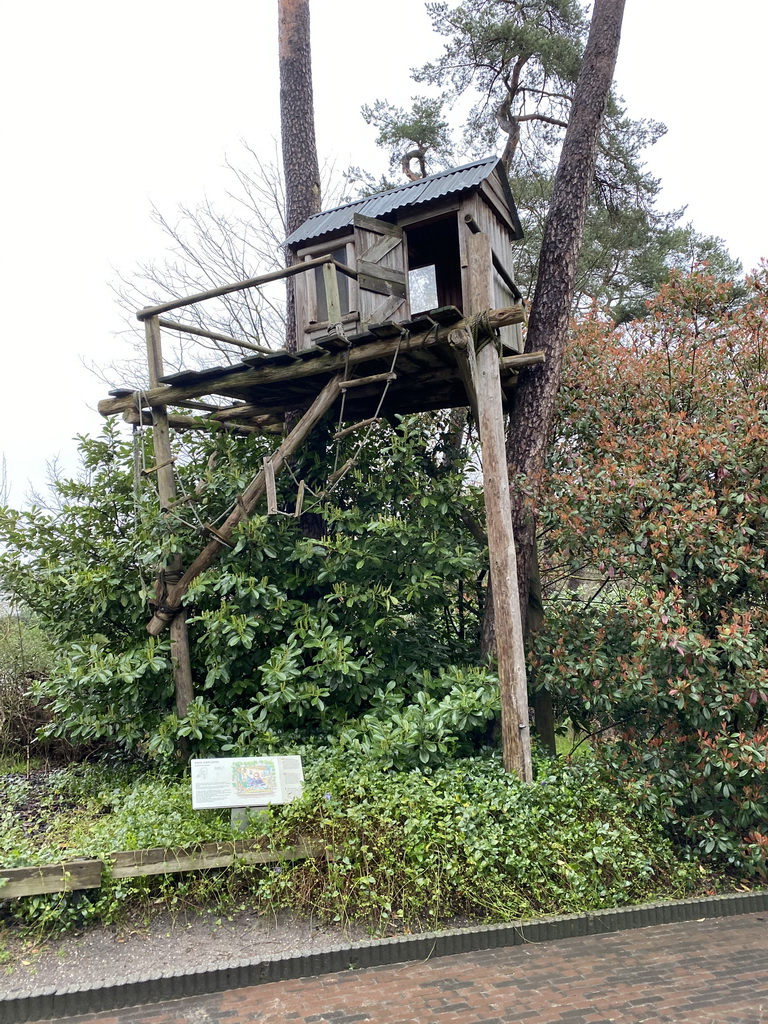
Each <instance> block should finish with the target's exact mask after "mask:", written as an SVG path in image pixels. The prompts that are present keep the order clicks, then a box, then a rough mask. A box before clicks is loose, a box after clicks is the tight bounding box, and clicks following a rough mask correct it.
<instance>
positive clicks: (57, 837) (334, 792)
mask: <svg viewBox="0 0 768 1024" xmlns="http://www.w3.org/2000/svg"><path fill="white" fill-rule="evenodd" d="M304 761H305V770H306V776H307V785H306V789H305V794H304V796H303V797H302V798H301V799H300V800H297V801H295V802H294V803H292V804H289V805H286V806H285V807H273V808H271V809H270V810H269V811H268V812H267V813H265V814H262V815H259V816H257V817H256V819H255V820H253V822H252V824H251V826H250V830H249V831H248V832H247V833H245V836H246V837H248V836H250V837H261V838H262V839H263V841H264V842H265V843H269V844H270V845H272V846H274V847H275V848H277V849H280V848H282V847H286V846H290V845H293V844H294V843H295V842H297V841H298V840H299V839H300V838H304V837H309V838H311V839H313V840H318V841H320V843H322V844H323V845H324V846H325V848H326V849H327V851H328V856H327V858H325V857H320V858H318V859H315V860H308V861H303V862H295V863H291V862H282V863H280V864H277V865H275V864H272V865H263V866H258V867H247V866H244V865H235V866H234V867H232V868H230V869H227V870H226V871H213V872H203V873H200V874H199V875H195V874H189V873H187V874H185V875H168V876H165V877H149V878H139V879H112V880H110V879H108V878H107V879H106V880H105V884H104V886H103V887H102V889H101V890H99V891H94V892H82V893H73V894H64V895H52V896H40V897H27V898H25V899H21V900H14V901H11V903H10V904H9V905H8V907H7V908H6V913H7V914H12V915H13V916H14V917H15V918H16V919H17V920H21V921H23V922H27V923H28V924H30V925H32V926H34V927H36V928H39V929H43V930H45V929H66V928H71V927H75V926H82V925H83V924H84V923H87V922H89V921H107V922H108V921H114V920H117V919H118V918H119V916H120V915H121V914H123V913H125V911H126V910H127V909H129V908H136V907H137V906H139V907H141V906H145V907H147V908H148V912H149V909H150V908H151V907H152V906H156V907H157V906H163V907H170V908H171V909H174V908H176V909H183V908H184V907H189V908H193V907H200V906H206V905H208V906H210V905H215V906H216V907H217V908H218V911H219V912H221V911H223V910H226V909H227V908H232V907H235V906H238V907H251V908H255V909H257V910H260V911H262V912H266V911H268V910H270V911H275V910H278V909H280V908H291V909H294V910H296V911H298V912H299V913H301V914H307V915H312V916H315V917H318V918H320V919H321V920H325V921H336V922H339V923H342V924H346V923H348V922H350V921H362V922H367V923H368V924H369V925H370V927H371V928H372V929H374V930H377V931H381V930H385V929H386V928H387V927H390V926H392V927H397V928H409V927H426V926H430V925H436V924H438V923H439V922H442V921H445V920H448V919H451V918H454V917H456V916H457V915H462V916H467V917H471V918H475V919H481V920H509V919H512V918H515V917H525V916H532V915H537V914H542V913H555V912H565V911H580V910H590V909H596V908H599V907H606V906H613V905H620V904H625V903H632V902H636V901H640V900H643V899H645V898H648V897H652V896H666V897H675V896H682V895H686V894H688V893H690V892H691V891H693V889H694V888H695V886H696V884H697V878H698V877H699V871H698V868H697V867H696V865H695V864H693V863H689V862H683V863H681V862H680V861H679V860H678V858H677V856H676V851H675V848H674V846H673V845H672V843H671V842H670V840H669V838H668V836H666V835H665V833H664V830H663V828H662V826H661V825H660V824H659V823H658V822H657V821H655V820H654V819H653V817H652V815H651V814H647V815H644V814H642V813H640V812H638V810H637V809H636V808H634V807H633V806H632V801H631V799H630V798H629V794H628V793H627V792H626V791H625V790H624V789H622V788H617V787H616V786H615V785H614V784H613V782H612V781H611V780H610V779H607V778H606V777H605V775H604V774H603V773H602V772H601V770H600V769H599V767H598V766H597V764H596V763H595V762H594V761H590V760H585V761H581V762H579V763H578V764H573V765H569V764H567V763H565V762H549V761H544V762H541V763H540V764H538V766H537V767H538V776H537V780H536V782H534V783H533V784H523V783H520V782H519V781H517V780H516V779H515V778H514V777H513V776H510V775H508V774H506V773H505V772H504V771H503V768H502V765H501V762H500V759H499V758H497V757H495V756H490V755H489V756H485V757H480V758H477V757H475V758H456V759H450V760H448V761H447V762H446V763H445V764H444V765H443V766H441V767H437V768H434V769H432V768H430V767H426V768H413V769H408V770H405V771H396V770H392V769H387V768H385V767H384V765H383V764H382V763H380V762H377V761H376V760H375V759H373V758H371V757H370V756H368V755H366V754H362V753H351V752H348V751H347V752H342V751H340V750H338V749H336V750H330V749H325V750H318V749H315V750H310V749H306V750H304ZM99 775H101V783H99ZM53 788H54V790H55V789H66V790H67V791H68V792H69V793H70V795H72V794H77V796H78V807H77V808H76V809H71V808H70V809H69V810H68V811H67V812H66V814H65V815H63V816H62V818H61V820H59V821H57V822H55V823H53V824H52V827H51V828H50V829H49V830H48V831H47V832H46V833H45V834H44V835H42V836H39V837H38V839H37V840H36V841H33V840H32V839H30V838H29V837H27V838H26V839H25V840H24V842H23V843H20V842H19V832H18V830H17V832H16V833H14V831H13V825H12V820H11V819H12V816H9V818H8V822H7V824H8V825H9V826H10V827H9V828H8V829H3V830H2V832H0V862H2V863H4V864H6V865H9V866H10V864H9V860H10V863H11V864H12V863H46V862H51V861H59V860H62V859H66V858H70V857H76V856H100V857H104V856H105V855H106V854H107V853H108V852H110V851H112V850H115V849H136V848H144V847H152V846H179V845H183V846H191V847H194V846H196V845H198V844H200V843H203V842H207V841H212V840H226V839H232V838H242V837H243V833H241V832H237V833H234V834H233V833H232V831H231V829H230V823H229V813H228V812H227V811H220V812H217V811H209V812H205V813H202V814H201V813H200V812H195V811H192V808H191V794H190V786H189V782H188V780H182V781H180V780H174V779H169V778H162V777H160V778H158V777H157V776H156V775H152V774H147V773H146V771H141V772H140V774H139V775H138V776H135V775H134V777H131V774H130V773H128V772H126V770H122V771H116V770H112V769H109V768H104V767H103V766H101V767H100V766H98V765H93V766H88V767H86V768H83V769H77V770H75V769H70V770H67V771H64V772H61V773H59V774H58V775H57V776H56V781H55V785H54V787H53ZM20 798H21V795H20ZM4 824H5V822H4Z"/></svg>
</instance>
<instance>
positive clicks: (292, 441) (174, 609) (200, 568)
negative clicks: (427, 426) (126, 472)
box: [147, 374, 343, 636]
mask: <svg viewBox="0 0 768 1024" xmlns="http://www.w3.org/2000/svg"><path fill="white" fill-rule="evenodd" d="M342 380H343V374H337V375H336V376H335V377H333V378H332V379H331V380H329V381H328V383H327V384H326V385H325V387H324V388H323V390H322V391H321V392H320V394H319V395H318V396H317V398H316V399H315V400H314V402H313V403H312V405H311V406H310V407H309V409H307V411H306V412H305V413H304V415H303V416H302V417H301V419H300V420H299V422H298V423H297V424H296V426H295V427H294V428H293V430H292V431H291V432H290V434H289V435H288V436H287V437H286V438H285V440H284V441H283V443H282V444H281V445H280V447H279V448H278V449H277V451H276V452H275V453H274V455H273V456H272V468H273V470H274V472H275V474H277V473H278V472H279V471H280V469H282V467H283V465H284V464H285V461H286V459H288V458H290V456H291V455H293V454H294V452H295V451H296V450H297V449H298V448H300V447H301V445H302V444H303V443H304V441H305V440H306V438H307V437H308V435H309V433H310V431H311V430H312V428H313V427H314V426H315V425H316V424H317V423H318V422H319V421H320V420H321V419H322V418H323V416H325V414H326V413H327V412H328V410H329V409H330V408H331V406H332V405H333V403H334V402H335V401H336V399H337V398H338V396H339V394H340V393H341V389H340V387H339V384H340V382H341V381H342ZM265 490H266V479H265V473H264V470H263V469H262V470H261V472H259V473H258V474H257V475H256V476H255V477H254V478H253V480H251V482H250V483H249V484H248V486H247V487H246V489H245V490H244V491H243V493H242V495H241V496H240V498H239V500H238V502H237V504H236V505H235V508H234V510H233V511H232V512H230V514H229V516H228V517H227V519H225V521H224V522H223V523H222V524H221V526H219V527H218V528H217V531H216V533H217V536H216V537H215V538H214V539H213V540H212V541H211V542H210V543H209V544H207V545H206V546H205V547H204V548H203V550H202V551H201V552H200V554H199V555H198V556H197V558H196V559H195V560H194V562H192V564H191V565H190V567H189V568H188V569H187V570H186V572H185V573H184V575H183V576H182V577H181V579H180V580H179V582H178V583H177V584H176V585H175V586H173V587H170V588H169V590H168V594H167V596H166V599H165V602H164V607H163V608H158V609H157V610H156V611H155V614H154V615H153V616H152V618H151V619H150V620H149V622H148V623H147V632H148V633H149V634H150V635H151V636H159V635H160V633H162V631H163V630H164V629H165V627H166V626H167V625H168V623H169V622H171V621H172V620H173V619H174V617H175V615H176V614H177V613H178V611H179V608H180V602H181V599H182V598H183V597H184V595H185V594H186V592H187V590H188V589H189V586H190V584H191V583H192V581H193V580H194V579H196V577H198V576H199V575H200V573H201V572H204V571H205V570H206V569H207V568H209V566H211V565H213V563H214V562H215V561H216V559H217V558H218V557H219V555H220V554H221V550H222V541H224V542H226V541H229V539H230V537H231V536H232V533H233V532H234V529H235V527H236V526H237V525H238V524H239V523H241V522H242V521H243V519H246V518H247V517H248V516H249V515H250V514H251V513H252V512H253V510H254V509H255V508H256V504H257V502H258V501H259V499H260V498H261V497H262V495H263V494H264V493H265Z"/></svg>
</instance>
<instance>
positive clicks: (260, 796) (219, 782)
mask: <svg viewBox="0 0 768 1024" xmlns="http://www.w3.org/2000/svg"><path fill="white" fill-rule="evenodd" d="M191 765H192V807H193V808H194V809H195V810H196V811H202V810H205V809H207V808H209V807H264V806H265V805H266V804H287V803H290V802H291V800H295V799H296V797H298V796H301V793H302V787H303V785H304V771H303V769H302V767H301V758H300V757H296V756H292V757H206V758H192V761H191Z"/></svg>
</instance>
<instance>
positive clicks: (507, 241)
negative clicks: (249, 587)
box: [99, 157, 543, 779]
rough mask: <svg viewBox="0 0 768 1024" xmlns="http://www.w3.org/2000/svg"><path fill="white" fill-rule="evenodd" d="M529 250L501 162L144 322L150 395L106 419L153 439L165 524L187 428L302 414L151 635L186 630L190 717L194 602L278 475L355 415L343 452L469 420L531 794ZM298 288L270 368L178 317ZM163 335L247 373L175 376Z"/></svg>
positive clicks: (402, 190) (344, 210)
mask: <svg viewBox="0 0 768 1024" xmlns="http://www.w3.org/2000/svg"><path fill="white" fill-rule="evenodd" d="M520 238H522V230H521V227H520V222H519V219H518V216H517V211H516V209H515V204H514V200H513V198H512V194H511V192H510V189H509V184H508V181H507V177H506V175H505V173H504V170H503V168H502V166H501V163H500V161H499V160H497V159H496V158H495V157H489V158H486V159H484V160H479V161H475V162H474V163H471V164H467V165H465V166H464V167H458V168H454V169H451V170H448V171H444V172H441V173H439V174H433V175H431V176H429V177H427V178H422V179H420V180H417V181H414V182H411V183H409V184H406V185H403V186H400V187H398V188H395V189H391V190H389V191H387V192H382V193H378V194H376V195H373V196H370V197H368V198H366V199H360V200H356V201H354V202H352V203H347V204H346V205H344V206H340V207H337V208H335V209H333V210H327V211H325V212H322V213H318V214H316V215H315V216H313V217H310V218H309V219H308V220H307V221H306V222H305V223H304V224H303V225H302V226H301V227H300V228H299V229H298V230H297V231H295V232H294V233H293V234H292V235H291V236H290V237H289V238H288V239H287V241H286V245H287V246H288V247H289V248H290V249H291V251H292V253H293V254H294V260H295V262H294V264H293V265H292V266H290V267H288V268H286V269H285V270H282V271H275V272H273V273H270V274H264V275H261V276H260V277H256V278H252V279H250V280H247V281H239V282H236V283H234V284H227V285H223V286H221V287H219V288H214V289H211V290H210V291H207V292H202V293H199V294H197V295H191V296H188V297H187V298H184V299H174V300H171V301H169V302H166V303H163V304H161V305H158V306H153V307H150V308H146V309H143V310H140V311H139V312H138V314H137V316H138V319H139V320H141V321H143V322H144V323H145V329H146V338H147V355H148V367H149V387H148V389H147V390H144V391H134V390H129V389H121V390H117V391H113V392H112V393H111V395H110V397H109V398H108V399H105V400H104V401H102V402H100V403H99V411H100V412H101V413H102V415H104V416H110V415H113V414H116V413H123V415H124V416H125V418H126V419H127V420H128V421H129V422H133V423H143V422H147V423H151V424H152V427H153V434H154V442H155V459H156V466H155V467H154V472H155V474H156V477H157V483H158V492H159V497H160V503H161V507H162V508H163V509H164V510H171V509H172V507H173V505H174V503H175V502H176V501H177V497H176V491H175V478H174V471H173V459H172V454H171V449H170V444H169V430H170V429H195V428H197V429H199V428H200V427H208V428H211V429H213V428H219V429H230V430H236V431H238V432H242V433H255V432H259V433H260V432H265V431H266V432H281V431H282V427H283V422H284V416H285V413H287V412H289V411H290V412H292V413H294V414H298V415H299V416H300V418H299V419H298V422H296V424H295V426H294V427H293V429H292V430H291V431H290V433H288V434H287V436H285V437H284V438H283V440H282V442H281V443H280V445H279V446H278V447H277V448H276V450H275V451H274V453H273V454H272V456H271V457H270V458H268V459H265V461H264V466H263V468H262V470H261V471H260V472H259V473H258V474H257V476H256V477H255V478H254V479H253V480H252V481H251V482H250V484H249V485H248V487H247V488H246V489H245V490H244V492H243V493H242V495H241V496H240V499H239V501H238V502H237V505H236V507H235V508H234V510H233V511H232V512H231V514H230V515H229V517H228V518H227V519H226V520H225V521H224V522H223V523H222V524H219V525H218V526H217V527H216V528H214V527H208V528H207V529H208V534H209V541H208V543H207V544H206V546H205V547H204V548H203V550H202V551H201V552H200V554H199V555H198V556H197V557H196V558H195V559H194V561H193V562H192V563H191V564H190V565H187V566H185V565H182V564H181V562H180V561H179V560H178V559H177V560H176V561H174V562H173V563H172V564H170V565H169V566H167V567H166V568H165V570H164V571H163V572H162V573H161V574H160V578H159V581H158V595H159V596H158V601H157V603H156V605H155V607H154V609H153V614H152V616H151V618H150V620H149V623H148V625H147V629H148V631H149V632H150V634H152V635H158V634H159V633H160V632H161V631H162V630H163V629H164V628H165V627H166V626H168V625H170V628H171V637H172V643H173V652H174V671H175V683H176V696H177V706H178V710H179V713H180V714H181V715H183V714H184V713H185V711H186V707H187V705H188V703H189V701H190V700H191V698H192V695H193V682H192V678H191V670H190V667H189V665H190V659H189V649H188V639H187V631H186V612H185V610H184V607H183V603H182V601H183V598H184V595H185V594H186V591H187V589H188V587H189V585H190V583H191V582H192V580H193V579H194V578H195V577H196V576H197V575H199V573H201V572H203V571H204V570H205V569H207V568H208V567H209V566H210V565H211V564H212V563H213V562H214V561H215V560H216V558H217V557H218V555H219V553H220V552H221V549H222V547H223V546H230V537H231V536H232V533H233V531H234V530H235V528H236V527H237V525H238V523H239V522H241V521H242V520H243V519H244V518H246V517H247V516H248V515H250V514H251V513H252V512H253V511H254V510H255V509H256V507H257V506H258V504H259V502H260V501H261V500H262V498H264V497H266V500H267V510H268V511H271V510H274V507H275V499H274V480H275V475H276V474H277V473H278V472H279V471H280V469H281V468H282V466H283V465H284V464H285V462H286V460H288V459H289V458H290V457H291V455H292V454H293V453H294V452H296V451H297V450H298V449H299V448H300V447H301V445H302V443H303V442H304V440H305V439H306V437H307V436H308V434H309V433H310V431H311V430H312V428H313V427H314V426H315V425H316V424H317V423H318V422H319V421H320V420H321V419H322V418H323V417H324V416H325V414H326V413H327V412H328V411H329V410H330V409H331V408H332V407H334V406H338V407H339V408H341V409H343V418H344V420H345V421H347V422H348V424H349V425H348V426H342V427H340V429H339V431H338V433H337V435H336V436H337V437H340V436H343V435H345V434H348V433H351V432H353V431H356V430H368V429H371V428H375V425H376V423H378V422H379V420H380V419H381V418H382V417H393V416H394V415H395V414H398V413H410V412H421V411H427V410H434V409H445V408H452V407H456V406H465V405H470V406H471V408H472V410H473V413H474V416H475V421H476V423H477V426H478V431H479V435H480V441H481V448H482V457H483V467H484V472H483V478H484V489H485V504H486V514H487V526H488V545H489V551H490V561H491V580H492V584H493V599H494V606H495V612H496V632H497V654H498V664H499V678H500V687H501V700H502V741H503V746H504V758H505V764H506V766H507V767H508V768H509V769H514V770H516V771H517V772H518V773H519V774H520V775H521V777H522V778H526V779H529V778H530V772H531V769H530V738H529V727H528V709H527V695H526V680H525V664H524V658H523V646H522V636H521V630H520V614H519V607H518V599H517V577H516V566H515V550H514V539H513V534H512V523H511V514H510V507H509V487H508V480H507V470H506V458H505V449H504V423H503V409H504V404H505V402H506V399H507V398H508V396H509V395H510V394H511V392H512V390H513V389H514V387H515V384H516V381H517V375H518V373H519V372H520V370H521V369H522V368H523V367H526V366H529V365H532V364H535V363H539V362H541V361H542V360H543V356H542V355H541V353H535V352H534V353H527V354H526V353H524V352H523V341H522V329H521V325H522V323H523V319H524V313H523V307H522V304H521V302H520V293H519V291H518V289H517V286H516V285H515V282H514V277H513V273H512V247H513V244H514V242H515V241H517V240H519V239H520ZM288 277H292V278H293V279H294V282H295V297H296V323H297V335H298V351H296V352H288V351H286V350H284V349H281V350H278V351H269V350H268V349H264V348H262V347H260V346H259V345H257V344H254V342H253V341H252V340H245V339H239V338H234V337H229V336H227V335H224V334H221V333H218V332H215V331H207V330H205V329H203V328H199V327H191V326H189V325H186V324H183V323H179V322H177V321H175V320H169V319H167V318H166V315H167V314H168V313H170V312H171V311H173V310H176V309H179V308H182V307H184V306H188V305H192V304H196V303H202V302H205V301H206V300H208V299H212V298H216V297H219V296H222V295H226V294H230V293H232V292H236V291H241V290H245V289H249V288H259V287H260V286H262V285H264V284H266V283H268V282H271V281H274V280H278V279H280V278H288ZM164 330H166V331H174V332H181V333H184V334H188V335H193V336H195V335H196V336H202V337H203V338H206V339H208V340H213V341H215V342H216V343H217V345H220V346H222V347H224V348H229V349H230V350H235V351H236V352H237V354H238V355H239V356H241V358H240V361H238V362H235V363H233V364H231V365H228V366H218V367H212V368H208V369H204V370H188V371H183V372H181V373H174V374H171V375H166V374H165V371H164V366H163V357H162V332H163V331H164ZM243 352H245V354H244V355H243V354H242V353H243ZM342 396H343V401H342ZM169 410H170V411H169ZM347 468H349V467H347V466H342V467H341V468H340V470H338V471H337V473H340V472H343V471H344V470H345V469H347Z"/></svg>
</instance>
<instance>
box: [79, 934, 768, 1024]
mask: <svg viewBox="0 0 768 1024" xmlns="http://www.w3.org/2000/svg"><path fill="white" fill-rule="evenodd" d="M255 1021H258V1022H259V1024H358V1022H369V1024H516V1022H520V1024H554V1022H558V1024H608V1022H611V1024H639V1022H641V1021H649V1022H653V1024H666V1022H675V1024H677V1022H680V1024H768V915H764V914H750V915H745V916H741V917H731V918H725V919H722V918H721V919H708V920H703V921H693V922H687V923H680V924H670V925H662V926H657V927H652V928H642V929H636V930H633V931H625V932H616V933H612V934H608V935H591V936H586V937H583V938H576V939H563V940H561V941H559V942H548V943H542V944H530V945H526V946H514V947H508V948H505V949H495V950H486V951H484V952H479V953H463V954H459V955H456V956H448V957H441V958H439V959H435V960H429V961H423V962H418V963H409V964H403V965H399V966H388V967H374V968H368V969H366V970H361V971H346V972H344V973H341V974H329V975H324V976H322V977H317V978H303V979H301V980H297V981H285V982H274V983H270V984H265V985H258V986H254V987H251V988H241V989H234V990H230V991H228V992H221V993H217V994H215V995H206V996H197V997H193V998H188V999H179V1000H175V1001H172V1002H165V1003H156V1004H154V1005H152V1006H144V1007H133V1008H130V1009H124V1010H115V1011H110V1012H108V1013H101V1014H88V1015H85V1016H80V1017H70V1018H67V1024H76V1022H77V1024H86V1022H88V1024H246V1022H255Z"/></svg>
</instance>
